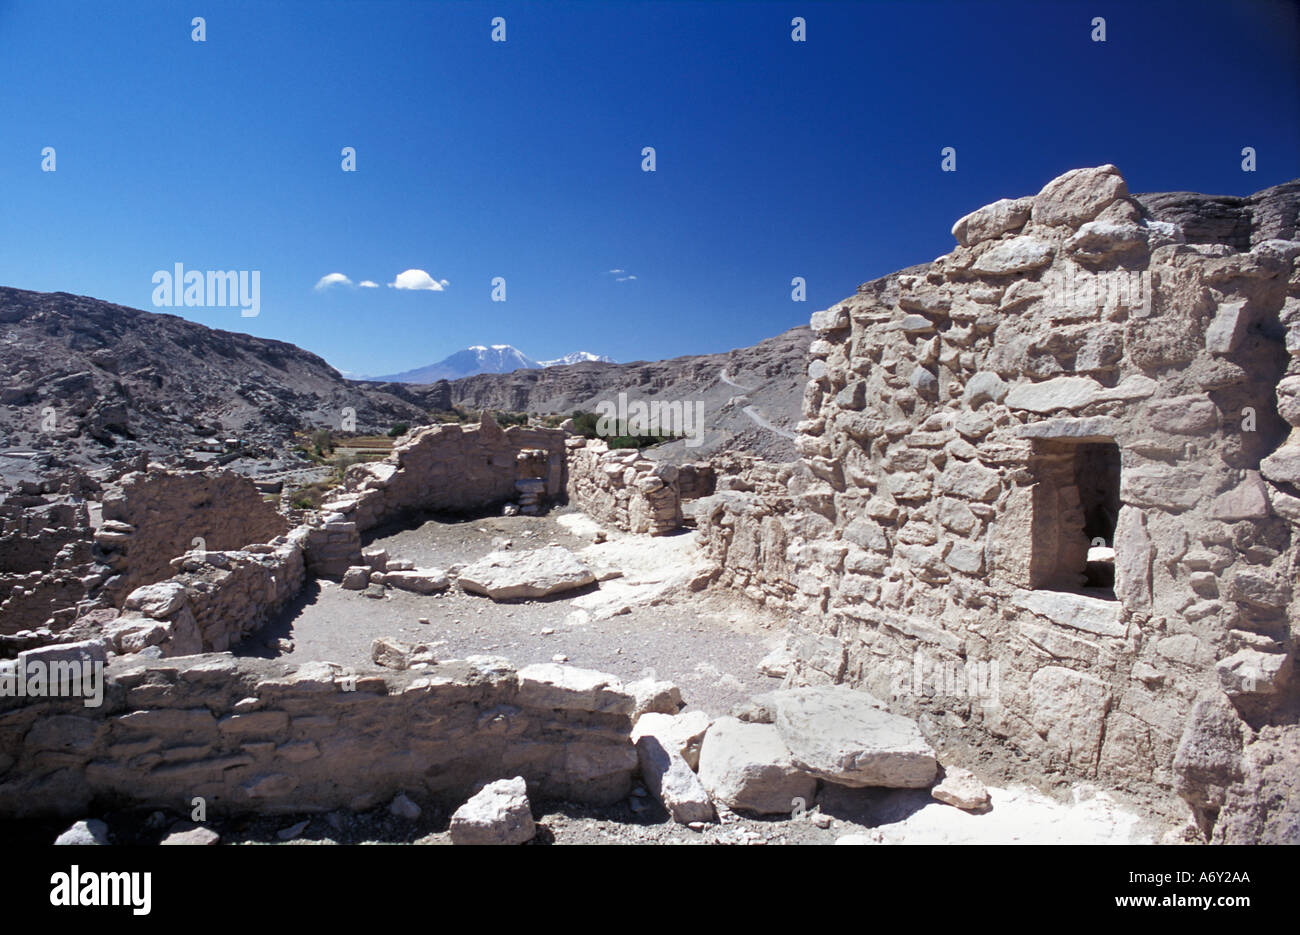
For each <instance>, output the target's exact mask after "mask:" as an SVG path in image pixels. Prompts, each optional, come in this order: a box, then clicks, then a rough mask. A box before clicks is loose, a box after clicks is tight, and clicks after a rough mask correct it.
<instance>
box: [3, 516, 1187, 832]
mask: <svg viewBox="0 0 1300 935" xmlns="http://www.w3.org/2000/svg"><path fill="white" fill-rule="evenodd" d="M602 539H603V540H604V541H601V540H602ZM507 542H508V543H509V548H510V549H512V550H523V549H528V548H534V547H540V546H543V545H547V544H549V543H557V544H559V545H563V546H565V547H567V548H569V549H571V550H572V551H574V552H575V553H576V554H578V555H579V556H580V557H581V558H583V560H584V561H586V562H587V563H588V564H589V565H590V566H591V567H592V568H593V570H595V571H596V572H597V574H598V576H600V577H602V578H603V579H604V580H602V581H601V582H600V583H599V585H598V586H593V587H590V588H587V589H584V590H583V591H579V592H573V593H572V594H571V595H565V596H561V597H558V598H555V599H551V600H543V601H520V602H514V603H496V602H494V601H492V600H491V599H489V598H486V597H482V596H478V595H470V594H466V593H464V592H462V591H460V590H459V589H457V588H456V587H454V586H453V587H452V589H450V590H449V591H448V592H446V593H445V594H443V595H437V596H423V595H418V594H413V593H410V592H405V591H398V590H394V589H389V590H388V592H387V596H386V597H385V598H384V599H382V600H376V599H373V598H367V597H365V596H363V594H362V592H358V591H345V590H343V589H342V588H341V587H340V586H339V585H338V584H335V583H332V582H328V581H320V582H317V583H313V584H311V585H310V586H309V587H308V589H307V590H306V592H305V593H304V595H303V596H302V597H301V598H300V600H299V601H297V602H296V603H295V604H294V605H292V606H291V607H289V608H287V609H286V611H285V612H284V613H283V614H282V615H281V616H280V618H279V619H277V620H276V621H274V622H273V623H272V624H271V625H270V626H268V627H267V628H265V629H264V630H263V631H262V632H261V633H259V634H258V635H257V637H256V638H255V639H254V640H250V641H248V642H246V643H245V644H244V645H243V646H241V647H239V648H238V649H237V650H236V652H237V654H245V655H261V656H272V657H277V658H281V659H284V660H285V661H287V662H307V661H310V660H319V659H324V660H329V661H332V662H338V663H341V664H343V665H348V666H353V667H355V668H358V669H369V670H373V669H374V668H375V666H374V664H373V662H371V659H370V646H371V643H372V641H373V640H374V639H376V638H377V637H381V636H391V637H396V638H398V639H401V640H406V641H409V642H413V643H425V644H428V645H430V646H431V647H432V648H433V650H434V652H435V654H436V655H437V656H438V658H441V659H453V658H463V657H465V656H467V655H472V654H493V655H499V656H504V657H505V658H506V659H508V660H510V662H512V663H513V664H515V665H516V666H523V665H527V664H530V663H534V662H549V661H552V660H554V659H556V658H558V657H565V661H567V662H568V663H570V664H572V665H576V666H582V667H585V668H592V669H598V670H601V671H606V672H610V673H613V674H615V675H617V676H619V677H620V678H622V679H624V680H632V679H635V678H638V677H641V676H643V675H647V674H651V673H653V675H654V676H655V677H656V678H661V679H669V680H671V681H673V682H675V683H676V684H677V685H678V686H679V687H680V688H681V690H682V697H683V700H684V701H685V702H686V703H687V708H686V710H692V709H697V708H698V709H702V710H704V711H705V712H707V713H708V714H710V715H712V716H719V715H722V714H726V713H728V712H729V711H730V710H731V709H732V707H733V706H734V705H736V704H737V703H738V702H741V701H745V700H747V699H749V698H750V697H752V696H753V695H754V694H756V693H758V692H761V691H767V690H771V689H773V688H776V687H778V684H779V683H778V681H777V680H775V679H771V678H766V677H763V676H760V675H759V674H758V673H757V668H756V666H757V663H758V660H759V659H761V658H762V656H764V655H765V654H766V653H767V651H768V649H770V648H771V647H772V646H774V645H776V644H777V642H778V641H779V639H780V636H781V634H782V632H783V627H784V624H785V621H784V620H783V619H782V618H781V617H780V616H778V615H775V614H771V613H767V612H764V611H762V610H759V609H756V608H753V607H750V606H749V605H747V604H743V603H738V602H736V601H735V600H729V599H727V598H726V597H725V595H716V594H708V593H705V594H697V593H691V592H689V590H687V589H686V588H685V586H684V583H685V581H686V580H688V579H689V578H690V577H691V576H692V575H693V574H694V573H695V572H696V571H697V570H698V568H699V567H700V562H701V558H700V555H699V553H698V550H697V548H696V544H695V534H694V533H693V532H687V533H685V534H682V535H679V536H669V537H661V538H655V539H651V538H649V537H644V536H628V535H624V534H621V533H618V532H616V531H612V530H602V529H601V528H600V527H599V526H597V525H596V524H595V523H594V522H592V521H591V520H590V519H588V518H587V517H585V516H583V515H582V514H580V513H576V512H574V511H569V510H562V511H557V512H554V513H552V514H550V515H549V516H545V517H526V516H514V517H498V516H492V517H482V518H477V519H449V518H445V517H443V518H438V517H433V518H428V519H427V520H426V521H425V522H423V523H420V524H418V525H412V526H410V527H406V528H393V529H386V530H382V531H380V534H379V535H378V536H376V537H375V538H374V539H373V541H372V542H368V543H367V545H379V546H383V547H384V548H386V549H388V552H389V555H390V556H391V557H393V558H401V559H411V560H412V561H414V562H415V564H416V566H417V567H434V568H442V569H446V568H448V567H451V566H454V565H457V564H464V563H467V562H470V561H473V560H475V559H477V558H480V557H482V556H483V555H486V554H487V553H488V552H491V551H493V550H495V549H498V548H501V547H503V546H505V545H506V543H507ZM615 569H616V570H618V571H621V572H622V573H623V574H622V576H621V577H609V574H610V573H611V570H615ZM420 618H424V619H427V620H428V621H429V622H428V623H420V622H419V620H420ZM284 641H288V642H284ZM993 778H994V777H993V776H991V775H990V776H987V777H985V779H986V781H987V780H992V779H993ZM989 792H990V794H991V796H992V801H993V807H992V809H991V810H990V811H988V812H986V813H984V814H978V815H974V814H968V813H966V812H963V811H960V810H959V809H956V808H953V807H951V806H948V805H944V804H941V803H939V802H936V801H935V800H933V799H932V798H931V797H930V795H929V792H928V791H926V790H888V789H858V790H853V789H845V788H841V787H835V786H830V785H826V784H822V786H821V789H820V791H819V793H818V796H817V798H816V799H815V800H814V801H813V802H809V803H807V806H806V811H805V812H804V813H803V814H801V815H798V816H794V815H791V816H776V817H768V818H757V817H751V816H742V815H737V814H735V813H732V812H728V811H726V810H725V809H723V810H721V811H720V814H719V819H720V820H719V822H718V823H716V824H710V825H705V826H701V827H700V828H698V829H695V830H692V829H691V828H688V827H685V826H682V825H678V824H675V823H674V822H672V821H671V820H670V819H669V818H668V816H667V814H666V813H665V812H664V810H663V808H662V807H661V806H660V805H659V804H658V803H656V802H655V801H654V799H653V798H652V797H650V796H649V795H647V793H646V790H645V789H644V788H642V787H640V786H638V787H636V788H635V789H634V790H633V794H632V795H631V796H630V797H629V798H628V799H626V800H624V801H622V802H619V803H617V804H615V805H612V806H608V807H603V808H594V807H589V806H583V805H576V804H573V803H569V802H556V801H547V800H539V801H534V803H533V814H534V817H535V819H536V821H537V826H538V833H537V836H536V837H535V838H534V840H533V841H532V842H530V843H532V844H538V845H544V844H759V845H767V844H834V843H836V842H837V840H840V839H842V838H845V837H849V841H846V842H845V843H850V842H851V843H859V844H904V843H924V844H966V843H1043V844H1049V843H1067V844H1120V843H1131V844H1140V843H1150V842H1152V841H1153V840H1158V839H1159V838H1160V836H1161V834H1162V833H1163V832H1164V830H1166V829H1165V828H1164V827H1162V826H1161V825H1160V824H1159V823H1158V822H1156V821H1154V820H1152V819H1144V818H1142V817H1140V816H1141V812H1143V811H1144V810H1143V809H1142V808H1141V807H1140V804H1139V803H1135V802H1127V801H1119V800H1117V799H1114V798H1112V797H1111V796H1109V795H1107V794H1106V793H1100V792H1097V791H1095V790H1093V789H1092V788H1091V787H1088V786H1082V785H1081V786H1075V787H1073V788H1065V789H1061V790H1059V791H1058V792H1057V793H1056V794H1055V795H1048V794H1046V793H1043V792H1039V791H1037V790H1034V789H1030V788H1028V787H1024V786H1008V787H1007V788H1000V787H996V786H994V785H992V783H991V782H990V785H989ZM413 798H415V797H413ZM415 800H416V802H417V803H418V804H419V805H420V806H421V808H422V812H421V814H420V816H419V817H418V818H416V819H414V820H410V819H404V818H399V817H396V816H394V815H392V814H390V813H389V811H388V809H387V807H386V806H381V807H378V808H375V809H372V810H370V811H368V812H361V813H353V812H350V811H347V810H337V811H333V812H329V813H327V814H319V813H317V814H301V815H277V816H249V817H246V818H241V819H233V820H229V821H214V822H212V823H210V824H209V825H208V827H210V828H211V829H212V830H214V831H216V832H217V833H218V834H219V835H220V840H221V843H223V844H291V845H299V844H367V843H416V844H449V843H451V842H450V836H449V834H448V833H447V827H448V823H449V821H450V818H451V811H452V809H451V808H449V807H448V806H447V805H446V804H445V803H437V802H432V801H426V800H422V799H419V798H415ZM98 817H100V818H102V819H103V820H104V821H105V822H106V823H107V825H108V827H109V831H110V836H111V838H112V840H113V841H114V842H115V843H119V844H156V843H158V842H159V841H160V840H161V839H162V838H163V837H164V836H166V834H167V833H168V832H169V831H171V830H173V829H174V828H176V827H178V822H184V821H185V820H186V819H188V817H189V816H186V815H181V814H164V813H162V812H153V813H150V812H116V813H108V814H104V815H100V816H98ZM66 824H67V823H66V822H63V823H60V822H50V821H40V822H14V823H10V824H9V826H8V827H7V828H6V831H7V833H8V835H9V837H10V839H11V840H12V841H13V842H15V843H23V842H29V843H32V844H44V843H48V842H50V841H52V840H53V839H54V837H55V836H56V835H57V834H58V833H59V832H60V831H62V830H64V828H65V827H66Z"/></svg>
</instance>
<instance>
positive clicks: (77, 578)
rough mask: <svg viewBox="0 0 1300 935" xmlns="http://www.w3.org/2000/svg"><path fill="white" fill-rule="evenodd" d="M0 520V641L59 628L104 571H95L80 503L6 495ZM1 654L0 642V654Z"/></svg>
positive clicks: (0, 645)
mask: <svg viewBox="0 0 1300 935" xmlns="http://www.w3.org/2000/svg"><path fill="white" fill-rule="evenodd" d="M0 520H2V521H3V533H0V637H4V636H11V635H13V634H16V633H19V632H20V631H23V630H33V629H37V628H48V629H49V630H51V631H55V630H59V629H63V628H64V627H66V626H67V625H68V624H69V623H70V622H71V620H72V618H73V617H74V616H75V614H76V604H77V603H78V602H79V601H81V600H83V599H84V598H85V597H86V595H87V593H88V591H89V590H90V589H92V588H93V587H95V586H96V585H98V584H100V583H101V582H103V581H104V580H105V578H106V577H107V572H108V569H107V568H100V571H99V572H97V571H96V568H97V566H96V564H95V556H94V554H93V550H92V548H91V539H90V537H91V529H90V521H89V515H88V511H87V507H86V502H85V500H84V499H83V498H82V497H80V496H75V495H71V494H68V493H61V494H55V495H50V494H41V493H31V494H21V493H19V494H9V495H7V496H6V497H5V498H4V502H3V503H0ZM101 572H102V573H101ZM7 649H8V647H7V646H5V645H4V643H3V641H0V655H4V654H6V652H5V651H6V650H7Z"/></svg>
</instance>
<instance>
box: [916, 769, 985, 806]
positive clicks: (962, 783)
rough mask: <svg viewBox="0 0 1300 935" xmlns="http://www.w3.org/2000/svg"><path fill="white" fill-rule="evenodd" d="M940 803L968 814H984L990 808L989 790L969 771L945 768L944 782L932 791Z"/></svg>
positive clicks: (931, 793)
mask: <svg viewBox="0 0 1300 935" xmlns="http://www.w3.org/2000/svg"><path fill="white" fill-rule="evenodd" d="M930 795H932V796H934V797H935V798H936V799H938V800H939V801H940V802H943V803H945V804H947V805H953V806H956V807H957V808H960V809H963V810H964V811H968V812H982V811H984V810H985V809H987V808H988V807H989V790H988V789H986V788H985V786H984V783H982V782H980V781H979V778H978V777H977V776H976V775H975V774H974V773H972V772H971V771H970V770H968V769H962V768H961V767H960V766H945V767H944V769H943V782H941V783H939V784H938V785H937V786H935V787H934V788H933V789H931V790H930Z"/></svg>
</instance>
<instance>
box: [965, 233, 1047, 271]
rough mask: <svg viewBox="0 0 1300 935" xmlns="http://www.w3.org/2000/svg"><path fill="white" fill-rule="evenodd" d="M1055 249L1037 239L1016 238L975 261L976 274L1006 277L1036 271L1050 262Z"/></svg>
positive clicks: (999, 245)
mask: <svg viewBox="0 0 1300 935" xmlns="http://www.w3.org/2000/svg"><path fill="white" fill-rule="evenodd" d="M1054 252H1055V248H1054V247H1053V246H1052V245H1051V244H1050V243H1048V242H1047V241H1045V240H1039V239H1038V238H1037V237H1016V238H1014V239H1013V240H1007V241H1004V242H1002V243H999V244H997V245H996V246H994V247H993V248H992V249H990V250H988V251H987V252H985V253H984V254H983V255H981V256H980V258H979V259H978V260H976V261H975V263H974V265H973V266H972V267H971V269H973V270H975V272H977V273H989V274H991V275H994V276H1006V275H1010V274H1011V273H1023V272H1027V271H1029V270H1034V269H1038V268H1039V267H1042V266H1046V265H1047V264H1048V263H1050V262H1052V255H1053V253H1054Z"/></svg>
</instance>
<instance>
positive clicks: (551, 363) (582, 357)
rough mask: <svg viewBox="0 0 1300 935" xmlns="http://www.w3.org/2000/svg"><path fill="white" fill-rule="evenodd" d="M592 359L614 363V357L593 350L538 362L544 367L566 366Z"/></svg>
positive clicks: (603, 362)
mask: <svg viewBox="0 0 1300 935" xmlns="http://www.w3.org/2000/svg"><path fill="white" fill-rule="evenodd" d="M591 360H594V361H596V362H597V363H601V364H612V363H614V358H612V357H606V356H605V355H604V354H593V353H592V352H591V351H574V352H573V353H572V354H565V355H564V356H563V357H557V358H555V360H539V361H538V363H539V364H541V365H542V366H543V367H565V366H568V365H569V364H585V363H586V362H587V361H591Z"/></svg>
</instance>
